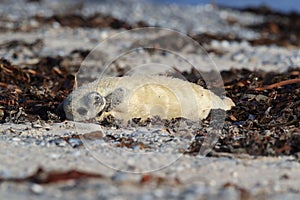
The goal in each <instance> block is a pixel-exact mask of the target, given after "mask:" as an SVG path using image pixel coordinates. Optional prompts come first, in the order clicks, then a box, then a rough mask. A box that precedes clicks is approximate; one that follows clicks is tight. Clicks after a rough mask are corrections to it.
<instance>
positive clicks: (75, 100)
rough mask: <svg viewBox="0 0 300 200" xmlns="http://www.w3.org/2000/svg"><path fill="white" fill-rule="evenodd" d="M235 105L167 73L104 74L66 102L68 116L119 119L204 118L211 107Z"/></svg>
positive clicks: (75, 118)
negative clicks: (104, 76) (123, 75)
mask: <svg viewBox="0 0 300 200" xmlns="http://www.w3.org/2000/svg"><path fill="white" fill-rule="evenodd" d="M233 105H234V103H233V101H232V100H231V99H229V98H227V97H224V98H223V99H221V98H220V97H218V96H217V95H215V94H214V93H212V92H211V91H209V90H207V89H204V88H203V87H201V86H199V85H196V84H194V83H190V82H188V81H184V80H181V79H177V78H171V77H165V76H125V77H109V78H101V79H99V80H97V81H95V82H92V83H89V84H87V85H85V86H83V87H80V88H78V89H77V90H75V91H73V92H72V93H71V94H70V95H69V96H68V97H67V99H66V100H65V101H64V102H63V105H62V106H63V109H64V112H65V114H66V118H67V119H71V120H76V121H83V120H87V119H91V118H94V117H96V116H98V119H99V120H101V119H103V118H104V117H105V116H107V115H112V116H113V117H115V118H117V119H123V120H129V119H132V118H141V119H147V118H148V117H153V116H159V117H160V118H162V119H172V118H176V117H183V118H187V119H192V120H198V119H205V118H206V117H207V116H208V114H209V112H210V110H211V109H223V110H229V109H230V108H231V107H232V106H233Z"/></svg>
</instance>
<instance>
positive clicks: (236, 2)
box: [153, 0, 300, 13]
mask: <svg viewBox="0 0 300 200" xmlns="http://www.w3.org/2000/svg"><path fill="white" fill-rule="evenodd" d="M153 1H154V2H156V3H175V4H181V5H197V4H200V5H201V4H207V3H211V2H215V3H216V4H220V5H225V6H230V7H237V8H243V7H247V6H261V5H265V6H268V7H269V8H272V9H274V10H277V11H281V12H291V11H295V12H298V13H300V0H153Z"/></svg>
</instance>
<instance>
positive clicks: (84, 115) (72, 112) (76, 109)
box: [60, 87, 106, 121]
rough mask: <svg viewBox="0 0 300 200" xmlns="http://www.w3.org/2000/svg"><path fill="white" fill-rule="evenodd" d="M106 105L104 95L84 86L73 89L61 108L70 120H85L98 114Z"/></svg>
mask: <svg viewBox="0 0 300 200" xmlns="http://www.w3.org/2000/svg"><path fill="white" fill-rule="evenodd" d="M105 105H106V100H105V98H104V97H103V96H101V95H100V94H99V93H98V92H96V91H92V90H88V88H86V87H84V88H78V89H77V90H75V91H73V92H72V93H71V94H70V95H69V96H68V97H67V98H66V99H65V100H64V101H63V102H62V104H61V105H60V109H61V110H63V111H64V115H65V117H66V118H67V119H69V120H74V121H85V120H89V119H93V118H95V117H96V116H98V115H99V113H101V111H102V110H103V109H104V107H105Z"/></svg>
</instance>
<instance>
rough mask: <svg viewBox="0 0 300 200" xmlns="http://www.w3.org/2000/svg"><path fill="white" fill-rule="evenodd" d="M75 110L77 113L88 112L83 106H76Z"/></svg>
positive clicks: (84, 113)
mask: <svg viewBox="0 0 300 200" xmlns="http://www.w3.org/2000/svg"><path fill="white" fill-rule="evenodd" d="M76 111H77V113H78V114H79V115H86V114H87V112H88V111H87V109H85V108H83V107H80V108H78V109H77V110H76Z"/></svg>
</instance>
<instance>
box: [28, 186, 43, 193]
mask: <svg viewBox="0 0 300 200" xmlns="http://www.w3.org/2000/svg"><path fill="white" fill-rule="evenodd" d="M30 190H31V192H33V193H34V194H38V195H40V194H42V193H43V192H44V187H43V186H41V185H39V184H32V185H31V187H30Z"/></svg>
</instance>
